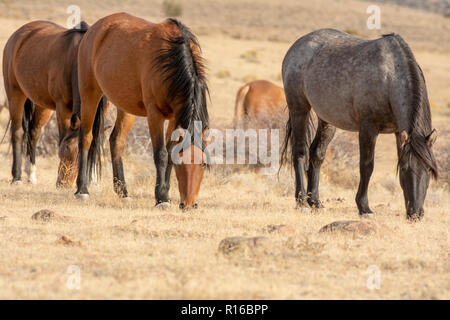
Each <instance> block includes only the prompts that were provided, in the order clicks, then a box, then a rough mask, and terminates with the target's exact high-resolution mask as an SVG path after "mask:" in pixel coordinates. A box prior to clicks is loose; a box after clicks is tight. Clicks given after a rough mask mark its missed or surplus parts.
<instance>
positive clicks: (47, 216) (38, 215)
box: [31, 209, 56, 222]
mask: <svg viewBox="0 0 450 320" xmlns="http://www.w3.org/2000/svg"><path fill="white" fill-rule="evenodd" d="M55 217H56V215H55V213H54V212H53V211H51V210H48V209H43V210H40V211H38V212H35V213H34V214H33V215H32V216H31V219H33V220H39V221H45V222H47V221H50V220H54V219H55Z"/></svg>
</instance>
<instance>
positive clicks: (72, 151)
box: [56, 132, 78, 187]
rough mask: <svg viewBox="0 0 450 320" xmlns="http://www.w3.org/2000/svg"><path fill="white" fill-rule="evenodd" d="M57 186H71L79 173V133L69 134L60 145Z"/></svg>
mask: <svg viewBox="0 0 450 320" xmlns="http://www.w3.org/2000/svg"><path fill="white" fill-rule="evenodd" d="M59 159H60V162H59V167H58V179H57V180H56V186H57V187H71V186H72V185H73V183H74V181H75V179H76V177H77V174H78V134H77V133H76V132H74V133H72V134H69V135H67V136H66V137H65V138H64V139H63V140H62V141H61V144H60V145H59Z"/></svg>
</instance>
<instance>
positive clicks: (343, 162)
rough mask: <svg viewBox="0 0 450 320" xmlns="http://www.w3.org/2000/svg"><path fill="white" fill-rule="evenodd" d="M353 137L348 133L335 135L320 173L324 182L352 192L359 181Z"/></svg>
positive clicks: (357, 161) (356, 145)
mask: <svg viewBox="0 0 450 320" xmlns="http://www.w3.org/2000/svg"><path fill="white" fill-rule="evenodd" d="M352 136H353V137H352ZM354 136H355V134H354V133H350V132H342V131H339V132H337V133H336V136H335V138H334V139H333V141H332V142H331V143H330V145H329V147H328V150H327V155H326V157H325V161H324V163H323V166H322V171H321V172H322V175H323V177H324V180H325V181H328V182H329V183H332V184H335V185H339V186H341V187H344V188H346V189H352V190H353V189H355V188H357V187H358V181H359V178H358V175H359V173H358V168H359V147H358V139H357V138H355V137H354Z"/></svg>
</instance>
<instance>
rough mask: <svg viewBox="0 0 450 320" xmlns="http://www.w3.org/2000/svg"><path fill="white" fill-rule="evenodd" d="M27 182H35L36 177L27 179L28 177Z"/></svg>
mask: <svg viewBox="0 0 450 320" xmlns="http://www.w3.org/2000/svg"><path fill="white" fill-rule="evenodd" d="M28 182H29V183H30V184H37V179H36V178H29V179H28Z"/></svg>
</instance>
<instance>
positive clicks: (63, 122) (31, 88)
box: [3, 21, 88, 186]
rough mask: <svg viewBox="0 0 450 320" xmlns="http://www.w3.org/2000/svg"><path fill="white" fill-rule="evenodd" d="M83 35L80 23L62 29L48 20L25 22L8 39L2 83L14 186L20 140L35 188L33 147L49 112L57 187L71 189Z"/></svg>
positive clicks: (18, 175)
mask: <svg viewBox="0 0 450 320" xmlns="http://www.w3.org/2000/svg"><path fill="white" fill-rule="evenodd" d="M87 30H88V25H87V24H86V23H85V22H82V23H80V24H79V25H78V26H77V27H75V28H73V29H66V28H63V27H61V26H59V25H57V24H54V23H52V22H48V21H34V22H30V23H28V24H26V25H24V26H22V27H21V28H19V29H18V30H17V31H16V32H14V33H13V34H12V35H11V37H10V38H9V39H8V42H7V43H6V46H5V48H4V51H3V79H4V84H5V91H6V96H7V100H8V104H9V113H10V121H11V137H12V138H11V140H12V145H13V165H12V176H13V181H12V182H13V183H14V184H20V183H22V180H21V179H22V177H21V174H22V141H23V140H24V142H25V146H26V153H27V164H26V166H25V171H26V172H27V173H28V180H29V182H31V183H36V162H35V153H36V143H37V141H38V138H39V135H40V132H41V129H42V127H43V126H44V125H45V124H46V123H47V121H48V119H49V118H50V116H51V113H52V111H53V110H55V111H56V118H57V121H58V129H59V156H60V164H59V168H58V179H57V186H71V185H72V184H73V182H74V180H75V177H76V173H77V160H78V156H77V155H78V146H77V143H78V134H77V130H76V129H77V124H76V123H72V126H71V115H72V109H76V110H79V106H78V107H77V105H79V103H80V102H79V94H78V85H77V81H78V78H77V53H78V46H79V43H80V40H81V39H82V37H83V35H84V33H85V32H86V31H87Z"/></svg>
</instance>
